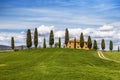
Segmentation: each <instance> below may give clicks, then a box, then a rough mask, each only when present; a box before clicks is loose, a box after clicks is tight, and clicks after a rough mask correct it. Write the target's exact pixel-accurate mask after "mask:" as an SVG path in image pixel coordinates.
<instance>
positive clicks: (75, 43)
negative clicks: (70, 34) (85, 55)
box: [74, 38, 76, 49]
mask: <svg viewBox="0 0 120 80" xmlns="http://www.w3.org/2000/svg"><path fill="white" fill-rule="evenodd" d="M74 48H75V49H76V38H75V39H74Z"/></svg>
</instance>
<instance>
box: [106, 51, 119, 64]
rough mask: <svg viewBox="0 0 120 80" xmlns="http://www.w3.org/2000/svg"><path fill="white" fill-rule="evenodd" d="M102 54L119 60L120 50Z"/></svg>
mask: <svg viewBox="0 0 120 80" xmlns="http://www.w3.org/2000/svg"><path fill="white" fill-rule="evenodd" d="M104 55H105V56H106V57H108V58H110V59H112V60H116V61H118V62H120V52H104Z"/></svg>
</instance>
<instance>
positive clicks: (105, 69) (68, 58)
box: [0, 48, 120, 80]
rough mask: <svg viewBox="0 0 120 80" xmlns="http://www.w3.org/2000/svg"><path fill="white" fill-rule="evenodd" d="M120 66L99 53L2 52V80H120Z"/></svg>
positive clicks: (0, 79)
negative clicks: (103, 57)
mask: <svg viewBox="0 0 120 80" xmlns="http://www.w3.org/2000/svg"><path fill="white" fill-rule="evenodd" d="M119 79H120V63H116V62H113V61H107V60H102V59H100V58H99V57H98V55H97V52H96V51H86V50H77V49H56V48H53V49H31V50H23V51H18V52H7V53H0V80H119Z"/></svg>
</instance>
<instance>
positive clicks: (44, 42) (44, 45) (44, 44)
mask: <svg viewBox="0 0 120 80" xmlns="http://www.w3.org/2000/svg"><path fill="white" fill-rule="evenodd" d="M43 48H46V39H45V38H44V41H43Z"/></svg>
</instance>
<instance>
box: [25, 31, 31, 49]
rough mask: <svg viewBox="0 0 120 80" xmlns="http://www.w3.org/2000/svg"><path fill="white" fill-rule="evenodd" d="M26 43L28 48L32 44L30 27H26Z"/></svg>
mask: <svg viewBox="0 0 120 80" xmlns="http://www.w3.org/2000/svg"><path fill="white" fill-rule="evenodd" d="M26 45H27V47H28V48H30V47H31V46H32V39H31V30H30V29H28V31H27V39H26Z"/></svg>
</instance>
